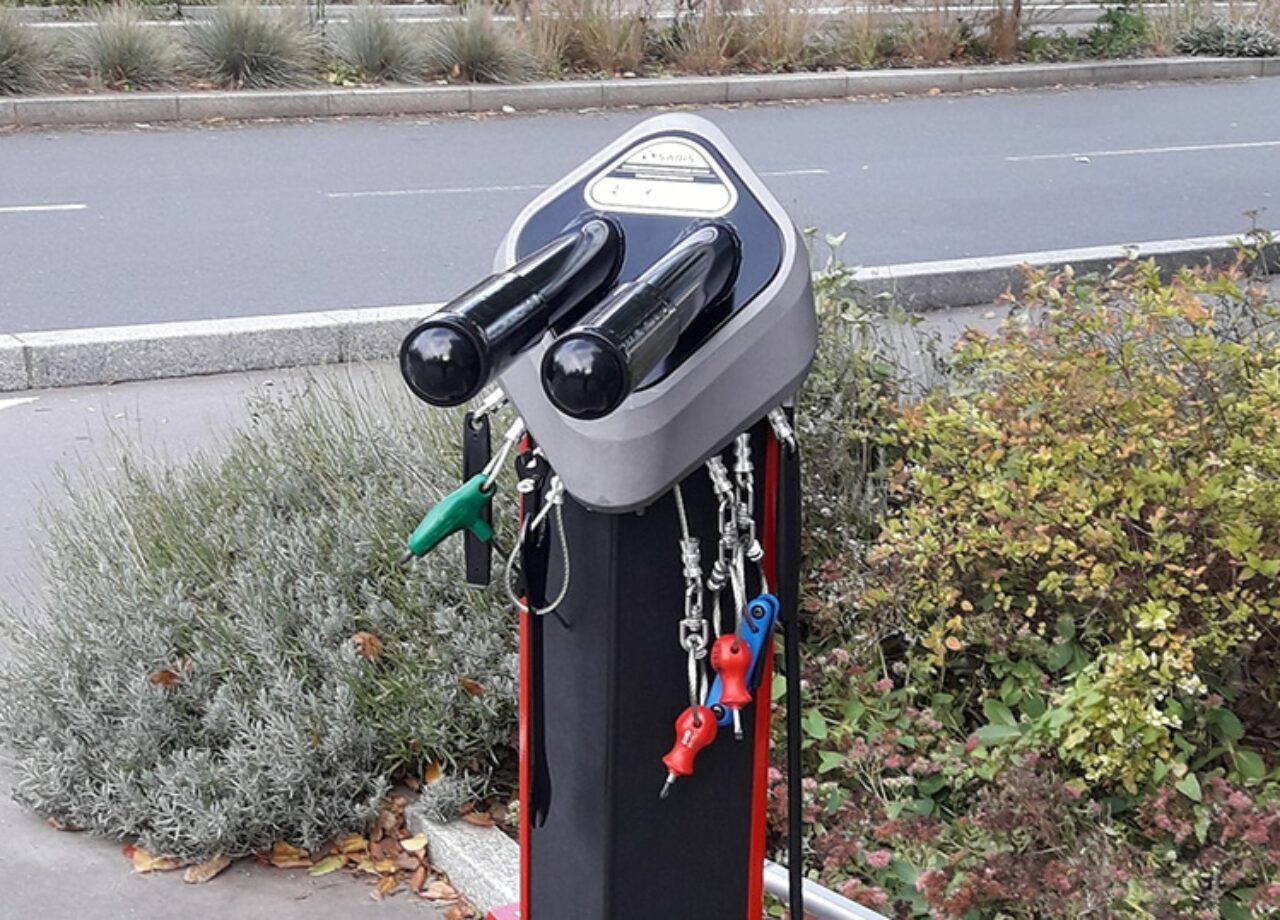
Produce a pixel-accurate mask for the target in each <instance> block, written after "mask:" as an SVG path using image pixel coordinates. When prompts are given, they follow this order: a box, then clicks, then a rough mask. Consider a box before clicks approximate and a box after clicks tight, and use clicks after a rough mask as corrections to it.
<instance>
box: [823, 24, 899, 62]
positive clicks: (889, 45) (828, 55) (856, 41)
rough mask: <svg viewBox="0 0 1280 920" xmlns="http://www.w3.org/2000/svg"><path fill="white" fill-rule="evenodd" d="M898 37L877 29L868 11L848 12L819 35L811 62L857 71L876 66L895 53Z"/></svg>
mask: <svg viewBox="0 0 1280 920" xmlns="http://www.w3.org/2000/svg"><path fill="white" fill-rule="evenodd" d="M898 35H899V33H898V32H897V31H895V30H893V29H884V28H881V27H880V26H878V25H877V24H876V22H875V20H874V19H873V17H872V14H871V11H869V10H867V11H863V12H861V13H850V14H848V15H846V16H842V17H840V18H839V19H836V20H835V21H834V22H829V23H828V24H827V25H826V27H825V28H824V29H823V30H822V31H821V32H820V33H819V36H818V40H817V46H816V49H815V54H814V56H815V62H816V63H818V64H819V65H821V66H826V67H852V68H856V69H858V70H867V69H869V68H872V67H879V66H881V65H882V64H884V63H886V62H888V61H890V60H891V59H892V58H894V57H895V56H896V55H897V54H898V52H899V49H898Z"/></svg>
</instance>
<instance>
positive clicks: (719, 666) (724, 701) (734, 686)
mask: <svg viewBox="0 0 1280 920" xmlns="http://www.w3.org/2000/svg"><path fill="white" fill-rule="evenodd" d="M711 669H712V670H713V671H715V672H716V674H718V675H719V677H720V687H721V690H720V703H721V705H723V706H724V708H725V709H728V710H729V711H730V712H732V713H733V734H734V737H736V738H737V739H738V740H739V741H741V740H742V715H741V712H742V707H744V706H746V705H747V704H748V703H750V702H751V691H750V690H748V689H747V675H748V674H750V673H751V649H750V648H748V647H747V643H745V642H743V641H742V640H741V639H739V638H738V637H737V636H721V637H720V638H719V639H717V640H716V641H715V643H714V644H713V645H712V646H711Z"/></svg>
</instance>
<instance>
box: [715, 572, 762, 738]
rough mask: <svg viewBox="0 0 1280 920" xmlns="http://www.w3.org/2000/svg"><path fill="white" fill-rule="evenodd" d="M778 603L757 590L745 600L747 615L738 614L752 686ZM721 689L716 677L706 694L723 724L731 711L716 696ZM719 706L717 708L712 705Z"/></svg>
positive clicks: (756, 679) (727, 721)
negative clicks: (745, 645)
mask: <svg viewBox="0 0 1280 920" xmlns="http://www.w3.org/2000/svg"><path fill="white" fill-rule="evenodd" d="M779 609H780V606H779V604H778V599H777V598H776V597H774V596H773V595H772V594H761V595H760V596H759V597H757V598H755V599H753V600H752V601H751V602H750V603H749V604H747V615H746V616H744V617H743V618H742V626H741V627H740V628H739V631H738V637H739V639H741V640H742V641H743V642H745V643H746V644H747V648H749V649H750V650H751V667H750V668H749V669H748V671H747V673H748V674H750V675H751V681H750V684H749V686H750V687H751V689H752V690H754V689H755V688H756V687H757V686H759V684H760V661H761V660H762V659H763V658H764V649H765V643H767V642H768V641H769V640H770V639H772V638H773V628H774V626H775V625H776V624H777V622H778V611H779ZM723 692H724V690H723V687H722V686H721V681H720V678H719V677H717V678H716V679H715V680H714V681H712V683H711V690H710V692H709V693H708V694H707V708H708V709H710V710H711V711H712V712H715V713H717V714H718V716H717V722H718V723H719V725H720V726H721V727H722V728H723V727H724V726H726V725H729V724H730V723H731V722H732V721H733V712H732V711H731V710H730V709H728V708H727V707H725V706H721V705H720V697H721V695H722V694H723ZM717 706H719V708H718V709H717V708H716V707H717Z"/></svg>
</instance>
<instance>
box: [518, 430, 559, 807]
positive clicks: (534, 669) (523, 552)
mask: <svg viewBox="0 0 1280 920" xmlns="http://www.w3.org/2000/svg"><path fill="white" fill-rule="evenodd" d="M550 474H551V468H550V466H549V465H548V464H547V461H546V459H545V458H544V457H543V456H542V455H541V453H540V452H538V451H536V450H534V449H532V448H531V447H528V446H526V449H525V450H523V451H522V452H521V453H520V454H519V455H518V456H517V457H516V475H517V476H518V485H517V489H518V490H519V492H520V518H521V521H520V534H521V538H522V539H521V540H520V543H519V545H518V546H517V547H516V548H515V550H514V551H513V552H512V557H514V556H515V555H516V554H517V553H518V554H519V555H520V584H519V587H518V588H517V589H516V591H517V593H518V594H519V595H520V597H521V599H522V600H523V602H524V603H523V608H524V611H525V615H527V616H529V617H530V619H529V623H528V630H529V632H528V636H529V687H528V693H529V752H528V756H529V765H530V770H529V790H528V808H529V821H530V823H531V825H532V826H533V827H542V826H543V825H544V824H545V823H546V821H547V814H548V813H549V811H550V809H551V767H550V763H549V762H548V759H547V725H546V723H547V719H546V680H545V677H544V672H543V668H544V667H545V664H544V657H545V651H544V649H545V641H544V638H545V629H544V625H543V618H542V617H540V616H537V615H536V614H530V613H529V611H531V610H538V609H540V608H542V607H543V606H545V605H546V603H547V576H548V569H549V568H550V564H551V535H550V533H548V531H549V529H550V528H547V527H537V528H534V529H533V531H532V533H530V522H531V521H533V520H538V519H540V517H541V515H542V509H543V507H550V506H549V505H547V504H546V502H547V498H548V496H547V494H546V492H545V488H546V484H547V478H548V477H549V476H550ZM510 583H511V581H510V575H508V580H507V584H508V585H510Z"/></svg>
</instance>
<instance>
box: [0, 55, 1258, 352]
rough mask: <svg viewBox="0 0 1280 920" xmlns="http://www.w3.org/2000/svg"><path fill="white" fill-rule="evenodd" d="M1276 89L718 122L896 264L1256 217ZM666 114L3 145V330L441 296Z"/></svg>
mask: <svg viewBox="0 0 1280 920" xmlns="http://www.w3.org/2000/svg"><path fill="white" fill-rule="evenodd" d="M1278 99H1280V79H1269V80H1262V79H1256V80H1251V81H1245V82H1218V83H1207V84H1176V85H1160V86H1152V87H1145V88H1134V87H1130V88H1102V89H1077V90H1071V91H1057V92H1036V93H1018V94H992V95H981V96H941V97H933V98H921V99H902V100H893V101H889V102H876V101H853V102H832V103H820V104H808V105H785V106H784V105H767V106H755V107H739V108H732V109H713V110H710V111H709V112H707V114H708V115H709V117H711V118H712V119H713V120H715V121H716V122H717V123H719V124H720V126H721V127H722V128H723V129H724V130H725V131H726V132H727V133H728V134H729V136H730V137H731V138H733V139H734V141H735V142H736V143H737V144H738V145H739V147H740V148H741V150H742V151H743V152H744V153H745V154H746V155H747V157H748V158H749V159H750V160H751V161H752V162H753V163H754V164H755V166H756V168H757V169H758V170H759V171H760V172H762V173H763V174H764V175H765V176H766V178H767V181H768V182H769V183H770V185H771V186H772V187H773V188H774V190H775V192H776V193H777V195H778V197H779V198H780V199H781V200H782V201H783V203H784V204H786V205H787V206H788V208H789V209H790V210H791V212H792V215H793V217H794V218H795V220H796V221H797V222H798V223H800V224H802V225H805V226H815V227H818V228H820V229H822V230H823V231H825V232H829V233H839V232H844V231H847V232H848V241H847V242H846V244H845V247H844V255H845V258H846V260H847V261H849V262H852V263H856V264H861V265H882V264H891V263H898V262H913V261H926V260H933V259H947V258H961V257H965V256H978V255H995V254H1001V253H1009V252H1025V251H1030V250H1043V249H1058V248H1068V247H1076V246H1090V245H1101V244H1109V243H1126V242H1141V241H1148V240H1164V239H1176V238H1183V237H1196V236H1207V235H1213V234H1229V233H1234V232H1237V231H1243V230H1245V229H1247V228H1248V226H1249V223H1248V219H1247V218H1246V217H1245V216H1244V213H1243V212H1245V211H1248V210H1251V209H1266V208H1268V207H1269V206H1273V205H1274V204H1276V202H1277V201H1278V200H1280V105H1277V104H1276V102H1277V100H1278ZM648 114H649V113H647V112H641V111H629V112H618V113H591V114H556V115H541V116H530V115H520V114H517V115H507V116H501V115H500V116H490V117H483V118H442V119H429V120H422V119H414V120H383V121H376V120H355V121H345V122H335V121H327V122H319V123H307V124H299V123H278V124H265V125H262V124H259V125H250V126H221V127H194V128H163V129H161V128H155V129H148V128H134V129H119V130H105V129H98V130H77V131H63V132H56V133H49V132H18V133H14V134H10V135H7V136H2V137H0V332H18V331H30V330H36V329H57V328H75V327H84V326H98V325H115V324H121V323H135V322H161V321H169V320H180V319H199V318H213V317H227V316H242V315H251V314H259V313H286V312H299V311H309V310H324V309H335V308H346V307H358V306H378V305H387V304H400V303H417V302H427V301H434V300H441V299H445V298H447V297H448V296H449V295H451V294H452V293H455V292H457V291H459V290H461V289H462V288H464V287H466V286H467V285H468V284H469V283H470V282H471V281H473V280H474V279H475V278H477V277H478V276H480V275H482V274H483V273H484V272H486V271H487V269H488V267H489V264H490V259H491V256H492V252H493V250H494V248H495V246H496V245H497V243H498V241H499V239H500V238H501V235H502V233H503V231H504V230H505V228H506V226H507V224H508V223H509V222H510V220H511V219H512V218H513V217H514V216H515V215H516V213H517V212H518V211H519V210H520V208H521V207H522V206H523V205H524V204H525V203H526V202H527V201H528V200H529V199H530V198H531V197H532V196H533V195H534V194H536V192H537V190H538V189H539V188H540V187H542V186H543V185H545V184H546V183H549V182H551V181H553V180H554V179H556V178H557V177H558V176H559V175H561V174H562V173H563V172H564V171H565V170H566V169H568V168H569V167H571V166H573V165H575V164H576V163H577V162H578V161H580V160H581V159H582V158H583V157H585V156H586V155H588V154H589V153H591V152H593V151H594V150H595V149H596V148H597V147H598V146H600V145H601V144H603V143H605V142H606V141H608V140H610V139H611V138H613V137H614V136H616V135H617V134H619V133H620V132H622V131H623V130H624V129H625V128H627V127H628V126H630V125H632V124H634V123H635V122H637V121H638V120H640V119H642V118H644V117H646V116H647V115H648ZM1262 222H1263V224H1264V225H1276V224H1280V215H1277V214H1276V213H1275V212H1274V211H1272V212H1265V213H1264V214H1263V215H1262Z"/></svg>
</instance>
